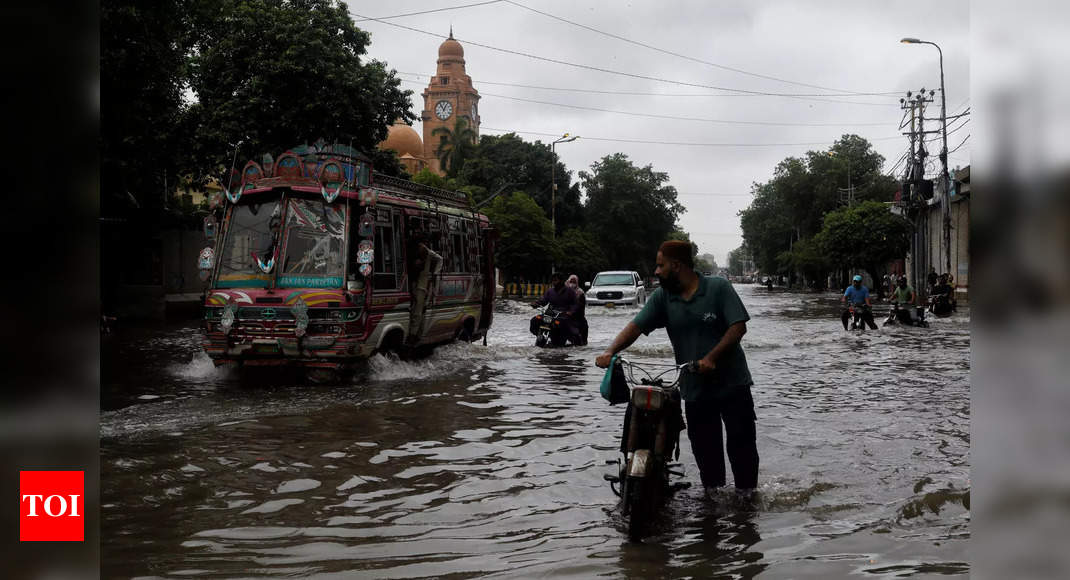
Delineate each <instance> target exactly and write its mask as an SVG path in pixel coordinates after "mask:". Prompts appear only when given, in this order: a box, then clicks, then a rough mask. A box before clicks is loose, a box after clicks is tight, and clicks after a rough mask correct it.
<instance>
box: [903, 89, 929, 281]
mask: <svg viewBox="0 0 1070 580" xmlns="http://www.w3.org/2000/svg"><path fill="white" fill-rule="evenodd" d="M899 102H900V104H901V107H902V108H903V110H906V109H908V108H909V109H910V131H909V132H908V133H904V134H905V135H907V136H908V137H909V138H910V163H908V164H907V169H906V172H905V175H904V182H905V183H909V184H910V195H909V196H907V199H906V200H904V202H905V206H906V210H907V211H906V213H907V217H909V218H910V219H911V221H912V222H914V236H913V238H912V239H911V248H910V255H911V268H910V277H911V278H912V279H913V281H914V288H915V291H916V292H917V293H918V295H919V296H920V297H922V298H924V297H925V296H926V294H927V293H928V289H927V288H926V287H925V285H924V284H922V282H921V281H922V280H923V279H924V278H925V276H926V274H927V273H928V268H927V266H928V265H929V261H930V258H929V215H928V211H927V208H928V206H929V202H928V199H927V198H926V197H925V191H926V188H924V184H925V158H926V157H927V156H928V153H927V152H926V150H925V135H926V131H925V105H926V103H930V102H932V91H930V94H929V95H928V97H926V95H925V89H924V88H922V89H921V92H919V93H918V94H917V95H915V94H913V93H912V92H911V91H907V96H906V99H900V101H899Z"/></svg>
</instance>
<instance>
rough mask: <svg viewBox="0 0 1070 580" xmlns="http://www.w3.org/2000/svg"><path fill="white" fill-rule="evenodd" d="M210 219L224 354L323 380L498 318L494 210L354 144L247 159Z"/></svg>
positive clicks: (210, 320)
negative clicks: (405, 173) (388, 165)
mask: <svg viewBox="0 0 1070 580" xmlns="http://www.w3.org/2000/svg"><path fill="white" fill-rule="evenodd" d="M204 230H205V237H206V239H208V240H209V241H210V245H209V246H208V247H206V248H204V250H202V252H201V254H200V257H199V269H200V272H201V278H202V279H203V280H204V281H205V282H206V283H207V285H206V291H205V304H204V337H205V338H204V343H203V344H204V350H205V352H206V353H207V354H208V356H210V357H211V358H212V360H213V361H214V362H215V364H216V365H224V364H234V365H241V366H251V365H298V366H301V367H305V368H306V369H308V370H309V371H310V372H309V376H310V377H312V378H313V379H325V378H327V377H335V376H336V375H337V373H338V372H339V371H343V370H346V369H347V368H349V367H350V366H351V365H352V364H353V363H355V362H357V361H359V360H361V359H365V358H367V357H369V356H371V355H373V354H375V353H377V352H383V351H393V352H397V353H398V354H400V355H402V356H405V355H409V354H414V353H418V352H425V351H427V350H428V349H429V348H430V347H432V346H434V345H436V344H440V343H444V342H448V341H452V340H456V339H464V340H475V339H477V338H479V337H485V335H486V332H487V329H488V328H489V327H490V324H491V318H492V310H493V301H494V291H495V280H494V275H493V273H494V242H495V239H496V235H495V234H496V232H495V230H494V229H492V227H491V224H490V222H489V221H488V220H487V218H486V217H485V216H483V215H481V214H479V213H478V212H476V211H474V210H473V209H472V208H471V206H470V204H469V201H468V199H467V197H466V196H465V195H464V194H461V193H458V192H453V191H447V190H443V189H438V188H433V187H428V186H424V185H420V184H416V183H413V182H410V181H405V180H401V179H397V178H393V177H388V176H384V175H379V174H376V173H374V172H373V171H372V167H371V164H370V162H369V160H368V159H367V158H366V157H365V156H363V155H362V154H360V153H359V152H357V151H355V150H353V149H351V148H349V147H346V146H343V145H325V144H322V143H319V144H316V145H312V146H302V147H296V148H294V149H291V150H289V151H286V152H284V153H282V154H281V155H279V156H278V158H272V157H271V156H270V155H264V156H263V157H262V158H261V159H260V161H249V162H247V163H246V164H245V166H244V168H243V169H242V170H241V171H240V172H234V171H232V176H231V185H230V186H229V187H227V188H226V190H225V191H223V192H220V193H219V194H218V195H217V196H216V198H214V199H213V200H212V211H211V214H210V215H209V216H208V217H207V218H205V224H204Z"/></svg>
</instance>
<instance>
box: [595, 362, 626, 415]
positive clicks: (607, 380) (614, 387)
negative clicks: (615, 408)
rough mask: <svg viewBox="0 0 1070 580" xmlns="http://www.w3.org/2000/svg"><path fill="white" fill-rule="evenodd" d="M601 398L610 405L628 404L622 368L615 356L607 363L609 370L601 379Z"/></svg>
mask: <svg viewBox="0 0 1070 580" xmlns="http://www.w3.org/2000/svg"><path fill="white" fill-rule="evenodd" d="M600 390H601V392H602V398H603V399H605V400H607V401H609V404H610V405H616V404H617V403H627V402H628V383H627V381H625V380H624V366H623V365H622V364H620V361H618V360H617V355H613V358H612V359H610V361H609V368H607V369H606V374H605V376H604V377H602V386H601V389H600Z"/></svg>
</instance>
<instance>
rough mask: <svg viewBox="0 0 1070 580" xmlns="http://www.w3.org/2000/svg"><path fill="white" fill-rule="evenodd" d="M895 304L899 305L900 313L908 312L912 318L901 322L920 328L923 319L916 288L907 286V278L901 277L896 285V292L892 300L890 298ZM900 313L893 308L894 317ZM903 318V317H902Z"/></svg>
mask: <svg viewBox="0 0 1070 580" xmlns="http://www.w3.org/2000/svg"><path fill="white" fill-rule="evenodd" d="M889 300H890V301H892V302H893V303H894V304H896V305H898V306H899V308H900V311H902V312H906V314H907V315H908V316H909V317H910V318H909V319H905V320H900V322H904V323H908V324H912V325H915V326H920V325H921V324H922V320H923V318H922V317H921V316H920V313H919V312H918V310H920V309H919V308H918V307H917V302H918V300H917V294H915V292H914V288H913V287H912V286H910V285H909V284H907V277H906V276H900V277H899V280H898V281H897V283H896V287H895V290H894V291H893V292H892V296H891V298H889ZM897 314H898V313H897V311H896V310H895V309H894V308H893V311H892V315H893V316H896V315H897ZM900 316H901V315H900Z"/></svg>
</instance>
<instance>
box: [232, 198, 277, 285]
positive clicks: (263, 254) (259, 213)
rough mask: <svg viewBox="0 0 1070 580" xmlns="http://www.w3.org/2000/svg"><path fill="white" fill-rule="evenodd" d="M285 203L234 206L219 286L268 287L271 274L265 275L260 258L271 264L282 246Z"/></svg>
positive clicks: (271, 202) (270, 202)
mask: <svg viewBox="0 0 1070 580" xmlns="http://www.w3.org/2000/svg"><path fill="white" fill-rule="evenodd" d="M281 223H282V203H281V202H280V201H279V200H278V199H274V200H271V201H265V202H263V203H249V204H244V205H239V206H235V207H234V209H233V210H232V213H231V216H230V226H229V231H228V232H227V236H226V243H225V244H224V246H223V251H222V252H221V254H220V261H219V280H218V282H217V284H218V285H219V286H220V287H224V288H226V287H237V286H247V287H254V288H266V287H267V286H268V285H269V284H270V283H271V278H272V274H270V273H264V272H263V271H261V269H260V267H259V266H258V265H257V263H256V258H255V257H254V255H255V256H257V257H259V258H260V259H261V260H263V261H265V262H266V261H268V260H270V259H271V256H273V255H274V253H275V247H276V245H277V244H278V243H279V234H280V227H279V226H280V225H281Z"/></svg>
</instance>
